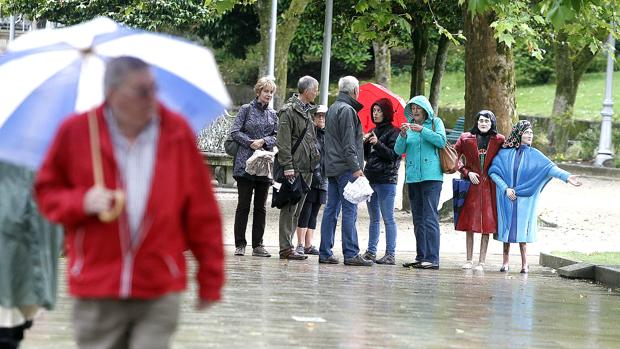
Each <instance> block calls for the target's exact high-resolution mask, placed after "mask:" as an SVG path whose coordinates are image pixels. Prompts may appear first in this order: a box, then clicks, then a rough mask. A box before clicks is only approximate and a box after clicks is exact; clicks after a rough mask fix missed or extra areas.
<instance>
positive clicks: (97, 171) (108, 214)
mask: <svg viewBox="0 0 620 349" xmlns="http://www.w3.org/2000/svg"><path fill="white" fill-rule="evenodd" d="M88 133H89V136H90V152H91V156H92V165H93V176H94V177H95V178H94V179H95V185H96V186H100V187H105V183H104V182H103V165H102V162H101V146H100V143H99V126H98V125H97V115H95V110H94V109H91V111H90V112H89V113H88ZM113 193H114V206H113V207H112V208H111V209H110V210H108V211H105V212H100V213H99V215H98V217H99V220H100V221H102V222H106V223H107V222H112V221H114V220H115V219H117V218H118V216H120V214H121V212H122V211H123V207H124V205H125V193H123V191H122V190H118V189H117V190H114V191H113Z"/></svg>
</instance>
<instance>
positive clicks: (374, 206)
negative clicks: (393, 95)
mask: <svg viewBox="0 0 620 349" xmlns="http://www.w3.org/2000/svg"><path fill="white" fill-rule="evenodd" d="M370 111H371V113H372V121H373V122H374V124H375V125H376V127H375V128H373V129H372V130H370V132H368V133H367V134H365V135H364V158H365V160H366V167H364V175H365V176H366V178H367V179H368V181H369V182H370V186H371V187H372V190H373V191H374V192H373V194H372V197H371V198H370V201H369V202H368V215H369V217H370V224H369V227H368V235H369V237H368V249H367V250H366V253H365V254H364V258H365V259H367V260H372V261H374V262H375V263H377V264H389V265H394V264H396V261H395V255H396V254H395V250H396V221H395V220H394V199H395V198H396V184H397V183H398V168H399V167H400V155H398V154H396V152H395V151H394V145H395V144H396V139H397V138H398V132H399V130H398V128H396V127H394V126H392V120H393V118H394V106H393V105H392V102H390V100H389V99H387V98H382V99H379V100H377V101H376V102H375V103H373V105H372V107H371V108H370ZM381 217H383V223H384V225H385V242H386V248H385V255H384V256H383V257H381V258H379V259H377V244H378V243H379V227H380V224H381Z"/></svg>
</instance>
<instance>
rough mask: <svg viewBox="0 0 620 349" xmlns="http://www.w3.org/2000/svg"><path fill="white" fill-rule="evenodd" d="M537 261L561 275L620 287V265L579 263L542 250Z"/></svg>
mask: <svg viewBox="0 0 620 349" xmlns="http://www.w3.org/2000/svg"><path fill="white" fill-rule="evenodd" d="M539 263H540V265H542V266H543V267H549V268H553V269H556V270H557V271H558V274H559V275H560V276H562V277H566V278H571V279H589V280H594V281H596V282H598V283H601V284H604V285H606V286H608V287H610V288H619V287H620V267H614V266H605V265H595V264H591V263H581V262H578V261H574V260H571V259H568V258H563V257H558V256H554V255H551V254H547V253H542V252H541V253H540V261H539Z"/></svg>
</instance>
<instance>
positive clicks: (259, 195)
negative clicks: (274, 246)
mask: <svg viewBox="0 0 620 349" xmlns="http://www.w3.org/2000/svg"><path fill="white" fill-rule="evenodd" d="M270 186H271V185H270V184H269V183H268V182H261V181H252V180H249V179H245V178H237V192H238V194H239V198H238V202H237V211H236V212H235V227H234V230H235V247H245V246H246V245H247V241H246V240H245V229H246V227H247V225H248V215H249V214H250V203H251V202H252V193H254V213H253V219H252V248H256V247H258V246H261V245H262V244H263V235H264V234H265V216H266V214H267V208H266V206H265V203H266V202H267V194H268V193H269V187H270Z"/></svg>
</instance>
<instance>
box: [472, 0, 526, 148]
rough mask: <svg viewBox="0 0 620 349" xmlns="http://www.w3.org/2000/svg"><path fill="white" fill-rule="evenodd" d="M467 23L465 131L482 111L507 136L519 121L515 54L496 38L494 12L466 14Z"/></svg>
mask: <svg viewBox="0 0 620 349" xmlns="http://www.w3.org/2000/svg"><path fill="white" fill-rule="evenodd" d="M463 13H464V14H463V15H464V17H465V18H464V22H465V36H466V37H467V41H465V129H466V130H467V129H469V128H470V127H472V125H473V123H474V122H473V120H474V116H475V115H476V113H477V112H478V111H480V110H481V109H488V110H491V111H493V113H495V115H496V116H497V129H498V132H499V133H501V134H503V135H505V136H507V135H508V134H509V133H510V130H511V128H512V124H513V122H514V121H516V120H517V114H516V110H515V108H516V105H515V104H516V103H515V69H514V58H513V56H512V51H511V50H510V48H508V47H507V46H506V45H504V44H498V43H497V41H496V40H495V38H494V37H493V34H494V33H493V28H490V27H489V25H490V24H491V23H492V22H493V21H494V19H495V15H494V13H492V12H486V13H484V14H478V15H475V16H474V17H472V16H471V15H470V14H469V13H468V12H467V10H466V9H464V11H463Z"/></svg>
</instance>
